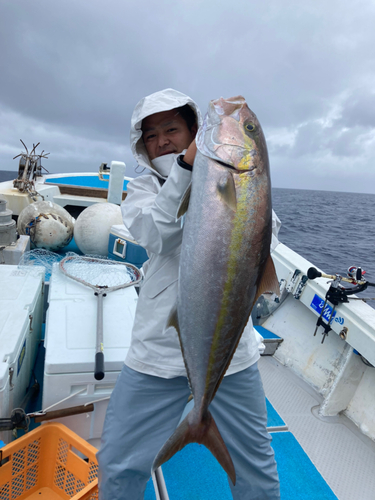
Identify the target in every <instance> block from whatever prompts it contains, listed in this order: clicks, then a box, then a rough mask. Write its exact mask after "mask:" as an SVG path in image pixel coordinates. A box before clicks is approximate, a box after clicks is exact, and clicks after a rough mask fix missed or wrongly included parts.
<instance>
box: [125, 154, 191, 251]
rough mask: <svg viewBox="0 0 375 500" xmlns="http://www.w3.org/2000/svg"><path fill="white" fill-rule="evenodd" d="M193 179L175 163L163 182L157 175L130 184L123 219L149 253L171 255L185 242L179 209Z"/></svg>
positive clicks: (141, 178)
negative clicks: (183, 240) (178, 218)
mask: <svg viewBox="0 0 375 500" xmlns="http://www.w3.org/2000/svg"><path fill="white" fill-rule="evenodd" d="M190 181H191V172H189V171H188V170H185V169H183V168H181V167H179V166H178V164H177V162H175V163H174V164H173V166H172V169H171V172H170V174H169V176H168V178H167V180H166V181H165V183H164V184H163V186H160V184H159V181H158V179H157V177H156V176H154V175H147V176H141V177H137V178H136V179H134V180H132V181H130V182H129V184H128V188H127V196H126V198H125V200H124V202H123V203H122V205H121V212H122V218H123V221H124V224H125V226H126V227H127V228H128V229H129V231H130V233H131V235H132V236H133V238H134V239H135V240H136V241H137V242H138V243H139V244H140V245H141V246H143V247H144V248H145V249H146V250H147V252H151V253H155V254H160V255H162V254H165V255H166V254H168V253H170V252H172V251H174V250H175V249H176V248H177V247H178V246H179V245H180V244H181V241H182V227H181V220H177V212H178V208H179V205H180V201H181V198H182V196H183V194H184V193H185V191H186V189H187V188H188V186H189V184H190Z"/></svg>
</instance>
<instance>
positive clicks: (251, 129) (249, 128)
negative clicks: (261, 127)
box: [245, 123, 255, 132]
mask: <svg viewBox="0 0 375 500" xmlns="http://www.w3.org/2000/svg"><path fill="white" fill-rule="evenodd" d="M245 129H246V130H247V131H248V132H254V130H255V125H254V123H248V124H247V125H245Z"/></svg>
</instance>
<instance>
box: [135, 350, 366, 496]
mask: <svg viewBox="0 0 375 500" xmlns="http://www.w3.org/2000/svg"><path fill="white" fill-rule="evenodd" d="M259 369H260V372H261V375H262V380H263V384H264V388H265V392H266V396H267V399H268V401H267V407H268V425H269V426H270V427H275V426H279V431H277V430H276V431H273V432H271V435H272V439H273V441H272V446H273V448H274V451H275V457H276V461H277V464H278V471H279V476H280V490H281V499H282V500H292V499H293V500H295V499H297V500H307V499H309V500H314V499H317V500H318V499H319V500H334V499H338V500H353V499H354V498H355V499H360V500H374V498H375V496H374V491H375V475H374V471H375V443H373V442H372V441H371V440H370V439H368V438H366V437H365V436H364V435H363V434H361V433H360V431H359V430H358V429H357V428H356V426H355V425H354V424H353V423H352V422H351V421H350V420H349V419H347V418H346V417H345V416H343V415H339V416H338V417H331V418H324V419H321V418H319V417H318V412H317V409H318V406H319V404H320V403H321V402H322V398H321V397H320V396H319V395H318V394H317V393H316V392H315V391H314V390H313V389H312V388H311V387H310V386H308V384H307V383H305V382H303V381H301V379H300V378H299V377H297V376H296V375H294V374H293V373H292V372H291V371H290V369H288V368H286V367H284V366H283V365H281V364H280V363H278V362H277V360H276V359H275V358H273V357H271V356H263V357H261V359H260V361H259ZM285 424H286V426H287V429H285ZM162 470H163V475H164V480H165V485H166V489H167V492H168V496H169V499H173V500H186V499H190V498H194V500H207V499H211V498H215V500H230V499H231V498H232V495H231V492H230V489H229V486H228V483H227V479H226V474H225V473H224V471H223V470H222V469H221V467H220V466H219V465H218V463H217V462H216V460H215V459H214V458H213V457H212V455H211V454H210V452H209V451H208V450H206V449H205V448H204V447H203V446H199V445H194V444H193V445H189V446H187V447H186V448H184V449H183V450H182V451H180V452H179V453H178V454H177V455H175V456H174V457H172V458H171V460H170V461H169V462H167V463H166V464H164V465H163V467H162ZM144 498H145V500H155V498H157V497H155V493H154V488H153V485H152V482H151V480H150V482H149V483H148V485H147V489H146V493H145V497H144Z"/></svg>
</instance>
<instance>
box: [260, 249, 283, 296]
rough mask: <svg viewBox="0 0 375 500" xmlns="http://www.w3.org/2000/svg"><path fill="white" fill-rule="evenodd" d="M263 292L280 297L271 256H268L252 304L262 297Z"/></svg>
mask: <svg viewBox="0 0 375 500" xmlns="http://www.w3.org/2000/svg"><path fill="white" fill-rule="evenodd" d="M265 292H269V293H275V294H276V295H278V296H280V287H279V280H278V278H277V275H276V271H275V266H274V263H273V260H272V257H271V255H268V258H267V261H266V265H265V267H264V272H263V275H262V279H261V280H260V283H259V286H258V290H257V294H256V296H255V300H254V304H255V302H256V301H257V300H258V299H259V297H260V296H261V295H262V293H265Z"/></svg>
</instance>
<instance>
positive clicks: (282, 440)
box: [144, 432, 337, 500]
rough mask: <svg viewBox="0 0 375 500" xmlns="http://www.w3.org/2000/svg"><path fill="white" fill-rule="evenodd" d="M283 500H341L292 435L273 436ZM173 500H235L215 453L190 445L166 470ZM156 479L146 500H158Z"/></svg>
mask: <svg viewBox="0 0 375 500" xmlns="http://www.w3.org/2000/svg"><path fill="white" fill-rule="evenodd" d="M272 438H273V440H272V447H273V449H274V451H275V458H276V462H277V468H278V471H279V477H280V496H281V500H337V497H336V496H335V495H334V493H333V492H332V490H331V488H330V487H329V486H328V484H327V483H326V482H325V480H324V479H323V477H322V476H321V475H320V473H319V472H318V470H317V469H316V468H315V466H314V464H313V463H312V462H311V460H310V459H309V457H308V456H307V455H306V453H305V452H304V451H303V449H302V447H301V446H300V445H299V443H298V441H297V440H296V439H295V437H294V436H293V435H292V434H291V433H290V432H276V433H272ZM162 470H163V474H164V479H165V483H166V486H167V490H168V494H169V497H170V498H171V499H173V500H212V499H215V500H231V499H232V494H231V491H230V488H229V485H228V482H227V476H226V474H225V472H224V471H223V469H222V468H221V467H220V465H219V464H218V462H217V461H216V460H215V458H214V457H213V456H212V455H211V453H210V452H209V451H208V450H207V449H206V448H205V447H204V446H200V445H198V444H195V443H194V444H190V445H188V446H186V447H185V448H184V449H183V450H181V451H180V452H179V453H177V454H176V455H174V456H173V457H172V458H171V459H170V460H169V461H168V462H167V463H166V464H164V465H163V467H162ZM155 498H156V497H155V492H154V488H153V484H152V480H150V481H149V482H148V483H147V488H146V492H145V495H144V500H155Z"/></svg>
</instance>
